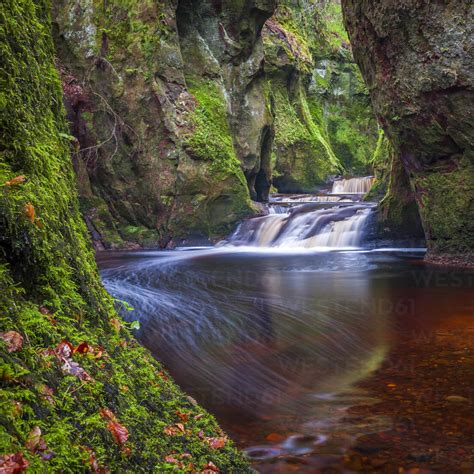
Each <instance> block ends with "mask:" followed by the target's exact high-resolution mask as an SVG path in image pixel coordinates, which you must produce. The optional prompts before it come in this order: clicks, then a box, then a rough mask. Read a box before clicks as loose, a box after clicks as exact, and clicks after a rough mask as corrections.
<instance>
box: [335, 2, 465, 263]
mask: <svg viewBox="0 0 474 474" xmlns="http://www.w3.org/2000/svg"><path fill="white" fill-rule="evenodd" d="M342 3H343V7H344V13H345V22H346V25H347V28H348V30H349V33H350V37H351V43H352V46H353V50H354V56H355V58H356V60H357V62H358V64H359V65H360V67H361V70H362V73H363V75H364V78H365V80H366V82H367V85H368V87H369V90H370V93H371V96H372V101H373V104H374V108H375V112H376V114H377V116H378V118H379V121H380V123H381V124H382V126H383V127H384V129H385V131H386V133H387V136H388V137H389V139H390V140H391V142H392V144H393V146H394V149H395V151H396V153H397V154H398V157H399V159H400V160H401V163H402V164H403V167H404V169H405V171H406V173H408V175H409V179H410V183H411V187H412V189H413V191H414V193H415V197H416V201H417V204H418V208H419V211H420V215H421V218H422V221H423V227H424V230H425V235H426V239H427V243H428V254H427V259H428V260H431V261H440V260H441V261H448V262H449V261H451V262H454V263H459V262H461V263H464V264H473V258H474V257H473V255H474V252H473V249H474V240H473V235H474V228H473V225H474V224H473V222H474V221H473V219H472V216H473V215H474V184H473V183H474V166H473V162H474V157H473V152H472V143H473V141H474V135H473V130H474V127H473V124H474V122H473V118H472V110H471V108H472V107H471V104H472V98H473V92H472V90H473V81H472V65H473V54H472V31H471V30H472V28H471V24H472V21H470V20H471V19H472V5H471V2H469V1H466V0H450V1H446V2H419V1H415V0H390V1H388V2H368V1H362V2H359V1H352V0H343V2H342Z"/></svg>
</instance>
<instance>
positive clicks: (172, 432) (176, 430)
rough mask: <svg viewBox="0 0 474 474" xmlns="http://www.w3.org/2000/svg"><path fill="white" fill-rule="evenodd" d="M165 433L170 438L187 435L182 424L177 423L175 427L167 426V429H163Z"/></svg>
mask: <svg viewBox="0 0 474 474" xmlns="http://www.w3.org/2000/svg"><path fill="white" fill-rule="evenodd" d="M163 433H164V434H165V435H168V436H176V435H179V434H182V433H186V429H185V428H184V425H183V424H182V423H176V424H175V425H174V426H167V427H166V428H163Z"/></svg>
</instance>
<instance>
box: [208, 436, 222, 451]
mask: <svg viewBox="0 0 474 474" xmlns="http://www.w3.org/2000/svg"><path fill="white" fill-rule="evenodd" d="M206 442H207V444H208V445H209V446H210V448H211V449H220V448H223V447H224V446H225V444H226V443H227V438H226V437H225V436H222V437H220V438H206Z"/></svg>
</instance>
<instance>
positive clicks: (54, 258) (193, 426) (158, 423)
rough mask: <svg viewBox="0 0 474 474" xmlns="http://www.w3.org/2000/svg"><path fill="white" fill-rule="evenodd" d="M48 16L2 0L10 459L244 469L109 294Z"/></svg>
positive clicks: (1, 292) (0, 103)
mask: <svg viewBox="0 0 474 474" xmlns="http://www.w3.org/2000/svg"><path fill="white" fill-rule="evenodd" d="M49 8H50V4H49V2H46V1H36V2H33V1H32V0H6V1H5V2H4V3H3V8H2V10H1V11H0V48H1V49H0V53H1V57H2V63H1V66H0V89H1V93H0V219H1V220H0V235H1V240H0V312H1V328H0V331H1V334H0V352H1V355H2V365H1V368H0V384H1V390H0V450H1V456H2V460H3V461H5V462H10V463H13V462H14V460H16V462H17V463H20V464H21V462H23V461H22V460H26V462H28V463H29V466H30V468H31V470H32V471H33V472H45V471H47V472H55V471H61V472H80V471H84V470H91V471H95V472H100V470H101V469H108V470H110V471H111V472H119V471H120V472H130V471H134V472H137V471H147V472H150V471H154V472H165V471H171V470H173V469H177V470H181V471H182V470H186V469H190V466H191V464H192V465H193V469H195V470H198V471H201V470H203V469H205V467H206V466H207V465H209V463H211V462H212V463H213V465H215V466H217V467H218V468H219V469H221V470H222V471H224V472H239V473H241V472H248V471H249V469H248V467H247V464H246V462H245V460H244V458H243V457H242V456H241V455H240V454H239V453H237V451H236V450H235V449H234V448H233V446H232V443H231V442H229V441H227V440H226V439H225V438H224V437H223V436H224V435H223V434H222V432H221V431H220V429H219V427H218V426H217V424H216V422H215V420H214V419H213V418H212V417H211V416H210V415H209V414H207V413H206V412H204V411H203V410H202V409H201V408H200V407H199V406H197V405H196V403H195V402H194V401H193V400H191V399H189V398H188V397H186V396H185V395H184V394H183V393H182V392H181V391H180V390H179V388H177V387H176V385H175V384H174V383H173V382H172V381H171V380H170V379H169V377H168V376H167V375H166V373H164V372H163V370H162V367H161V366H160V364H159V363H157V362H156V361H155V360H154V359H153V358H152V357H151V356H150V354H149V353H148V352H147V351H145V350H144V349H143V348H141V347H140V346H139V345H138V343H137V342H136V341H135V340H134V339H133V337H132V336H131V335H130V332H129V329H127V324H126V323H124V322H122V321H121V320H120V319H119V318H118V316H117V315H116V313H115V310H114V307H113V302H112V300H111V298H110V297H109V296H108V295H107V294H106V292H105V290H104V289H103V288H102V286H101V283H100V279H99V276H98V273H97V269H96V265H95V262H94V256H93V253H92V250H91V247H90V244H89V237H88V235H87V231H86V228H85V225H84V223H83V221H82V218H81V216H80V213H79V208H78V200H77V196H76V192H75V190H74V189H75V183H74V176H73V171H72V165H71V162H70V153H69V140H70V137H69V135H68V133H67V131H66V130H67V125H66V122H65V119H64V113H63V109H62V103H61V92H60V82H59V79H58V75H57V72H56V70H55V68H54V64H53V44H52V39H51V34H50V22H49ZM72 348H74V349H75V350H74V351H72ZM20 453H21V454H20ZM8 454H12V455H13V454H15V455H16V457H15V458H13V457H10V458H8V460H7V455H8Z"/></svg>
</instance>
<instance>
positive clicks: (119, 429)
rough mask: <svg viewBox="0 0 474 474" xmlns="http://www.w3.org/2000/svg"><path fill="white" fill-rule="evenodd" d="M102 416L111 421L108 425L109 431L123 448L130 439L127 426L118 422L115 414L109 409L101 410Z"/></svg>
mask: <svg viewBox="0 0 474 474" xmlns="http://www.w3.org/2000/svg"><path fill="white" fill-rule="evenodd" d="M100 414H101V416H102V417H103V418H106V419H107V420H109V422H108V423H107V428H108V430H109V431H110V432H111V433H112V436H113V437H114V438H115V441H116V442H117V443H118V444H119V445H120V446H123V445H124V444H125V443H126V442H127V439H128V436H129V433H128V430H127V428H125V426H123V425H121V424H120V423H119V422H118V421H117V417H116V416H115V414H114V413H113V412H112V411H111V410H109V409H108V408H101V409H100Z"/></svg>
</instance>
